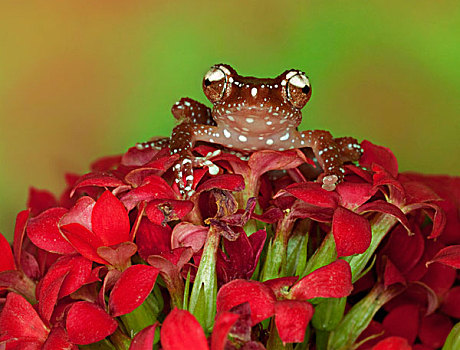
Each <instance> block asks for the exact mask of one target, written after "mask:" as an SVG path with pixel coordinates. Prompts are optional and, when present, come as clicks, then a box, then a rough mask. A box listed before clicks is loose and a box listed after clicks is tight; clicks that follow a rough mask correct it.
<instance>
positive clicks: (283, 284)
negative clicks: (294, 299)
mask: <svg viewBox="0 0 460 350" xmlns="http://www.w3.org/2000/svg"><path fill="white" fill-rule="evenodd" d="M298 279H299V278H298V277H297V276H289V277H279V278H274V279H271V280H267V281H264V282H263V283H264V284H265V285H266V286H268V287H270V289H271V290H272V291H273V293H275V295H276V298H277V299H280V300H281V299H283V298H284V296H285V290H287V289H289V288H290V287H291V286H292V285H293V284H294V283H296V282H297V280H298Z"/></svg>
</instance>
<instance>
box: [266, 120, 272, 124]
mask: <svg viewBox="0 0 460 350" xmlns="http://www.w3.org/2000/svg"><path fill="white" fill-rule="evenodd" d="M265 124H267V125H272V124H273V122H272V121H271V120H268V121H267V122H266V123H265Z"/></svg>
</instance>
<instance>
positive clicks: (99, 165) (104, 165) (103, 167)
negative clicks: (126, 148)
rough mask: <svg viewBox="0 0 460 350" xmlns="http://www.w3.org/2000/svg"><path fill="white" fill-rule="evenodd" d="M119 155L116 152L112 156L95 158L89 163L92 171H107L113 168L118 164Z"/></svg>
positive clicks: (119, 160)
mask: <svg viewBox="0 0 460 350" xmlns="http://www.w3.org/2000/svg"><path fill="white" fill-rule="evenodd" d="M120 162H121V155H119V154H117V155H114V156H106V157H102V158H99V159H97V160H96V161H94V162H92V163H91V170H92V171H107V170H111V169H115V168H117V167H118V166H119V165H120Z"/></svg>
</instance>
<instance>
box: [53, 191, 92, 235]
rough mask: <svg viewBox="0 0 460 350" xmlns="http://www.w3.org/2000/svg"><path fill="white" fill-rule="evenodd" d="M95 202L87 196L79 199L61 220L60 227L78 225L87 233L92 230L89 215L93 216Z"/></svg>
mask: <svg viewBox="0 0 460 350" xmlns="http://www.w3.org/2000/svg"><path fill="white" fill-rule="evenodd" d="M95 205H96V202H95V201H94V199H92V198H91V197H88V196H84V197H81V198H79V199H78V200H77V202H76V203H75V204H74V205H73V206H72V208H70V210H69V211H68V212H67V213H66V214H65V215H64V216H63V217H62V218H61V221H60V222H59V225H60V226H63V225H67V224H80V225H82V226H84V227H85V228H86V229H88V230H89V231H92V230H93V225H92V223H91V215H92V214H93V209H94V206H95Z"/></svg>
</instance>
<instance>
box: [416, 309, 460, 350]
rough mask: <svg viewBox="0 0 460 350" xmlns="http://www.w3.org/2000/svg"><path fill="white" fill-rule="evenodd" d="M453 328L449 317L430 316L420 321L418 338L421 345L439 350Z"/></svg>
mask: <svg viewBox="0 0 460 350" xmlns="http://www.w3.org/2000/svg"><path fill="white" fill-rule="evenodd" d="M452 327H453V324H452V321H451V320H450V319H449V317H447V316H444V315H441V314H432V315H430V316H427V317H425V318H423V319H422V324H421V325H420V330H419V333H418V336H419V338H420V340H421V341H422V343H423V344H425V345H429V346H432V347H433V348H440V347H441V346H442V345H443V344H444V342H445V340H446V338H447V336H448V335H449V332H450V331H451V329H452Z"/></svg>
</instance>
